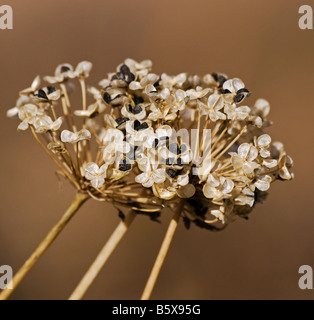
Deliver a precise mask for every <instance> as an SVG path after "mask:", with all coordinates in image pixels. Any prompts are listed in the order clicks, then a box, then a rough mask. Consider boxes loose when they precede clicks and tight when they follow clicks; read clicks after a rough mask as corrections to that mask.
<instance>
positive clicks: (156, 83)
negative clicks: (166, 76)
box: [154, 78, 161, 87]
mask: <svg viewBox="0 0 314 320" xmlns="http://www.w3.org/2000/svg"><path fill="white" fill-rule="evenodd" d="M160 81H161V78H159V79H158V80H157V81H156V82H155V83H154V87H159V85H160Z"/></svg>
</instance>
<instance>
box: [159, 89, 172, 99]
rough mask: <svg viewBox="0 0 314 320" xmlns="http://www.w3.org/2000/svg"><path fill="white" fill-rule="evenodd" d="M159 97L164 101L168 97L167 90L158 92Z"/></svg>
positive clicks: (168, 91) (168, 92)
mask: <svg viewBox="0 0 314 320" xmlns="http://www.w3.org/2000/svg"><path fill="white" fill-rule="evenodd" d="M160 96H161V98H162V99H164V100H166V99H167V98H169V96H170V90H169V89H168V88H165V89H163V90H162V91H161V92H160Z"/></svg>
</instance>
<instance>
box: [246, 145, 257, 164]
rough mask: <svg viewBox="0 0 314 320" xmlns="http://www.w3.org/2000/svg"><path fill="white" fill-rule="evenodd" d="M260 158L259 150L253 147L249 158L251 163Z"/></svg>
mask: <svg viewBox="0 0 314 320" xmlns="http://www.w3.org/2000/svg"><path fill="white" fill-rule="evenodd" d="M257 156H258V150H257V148H255V147H254V146H251V148H250V151H249V154H248V156H247V158H248V160H249V161H253V160H254V159H256V158H257Z"/></svg>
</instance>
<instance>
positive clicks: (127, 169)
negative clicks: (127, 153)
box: [119, 159, 132, 171]
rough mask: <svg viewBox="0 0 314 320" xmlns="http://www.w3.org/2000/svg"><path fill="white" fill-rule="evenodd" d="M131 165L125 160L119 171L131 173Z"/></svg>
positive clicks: (121, 163)
mask: <svg viewBox="0 0 314 320" xmlns="http://www.w3.org/2000/svg"><path fill="white" fill-rule="evenodd" d="M131 167H132V166H131V164H130V163H127V161H126V159H123V160H122V161H121V162H120V164H119V170H120V171H129V170H131Z"/></svg>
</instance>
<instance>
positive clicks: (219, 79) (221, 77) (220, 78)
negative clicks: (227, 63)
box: [218, 75, 227, 88]
mask: <svg viewBox="0 0 314 320" xmlns="http://www.w3.org/2000/svg"><path fill="white" fill-rule="evenodd" d="M226 81H227V78H226V77H225V76H223V75H219V76H218V84H219V86H218V88H221V87H222V86H223V84H224V83H225V82H226Z"/></svg>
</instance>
